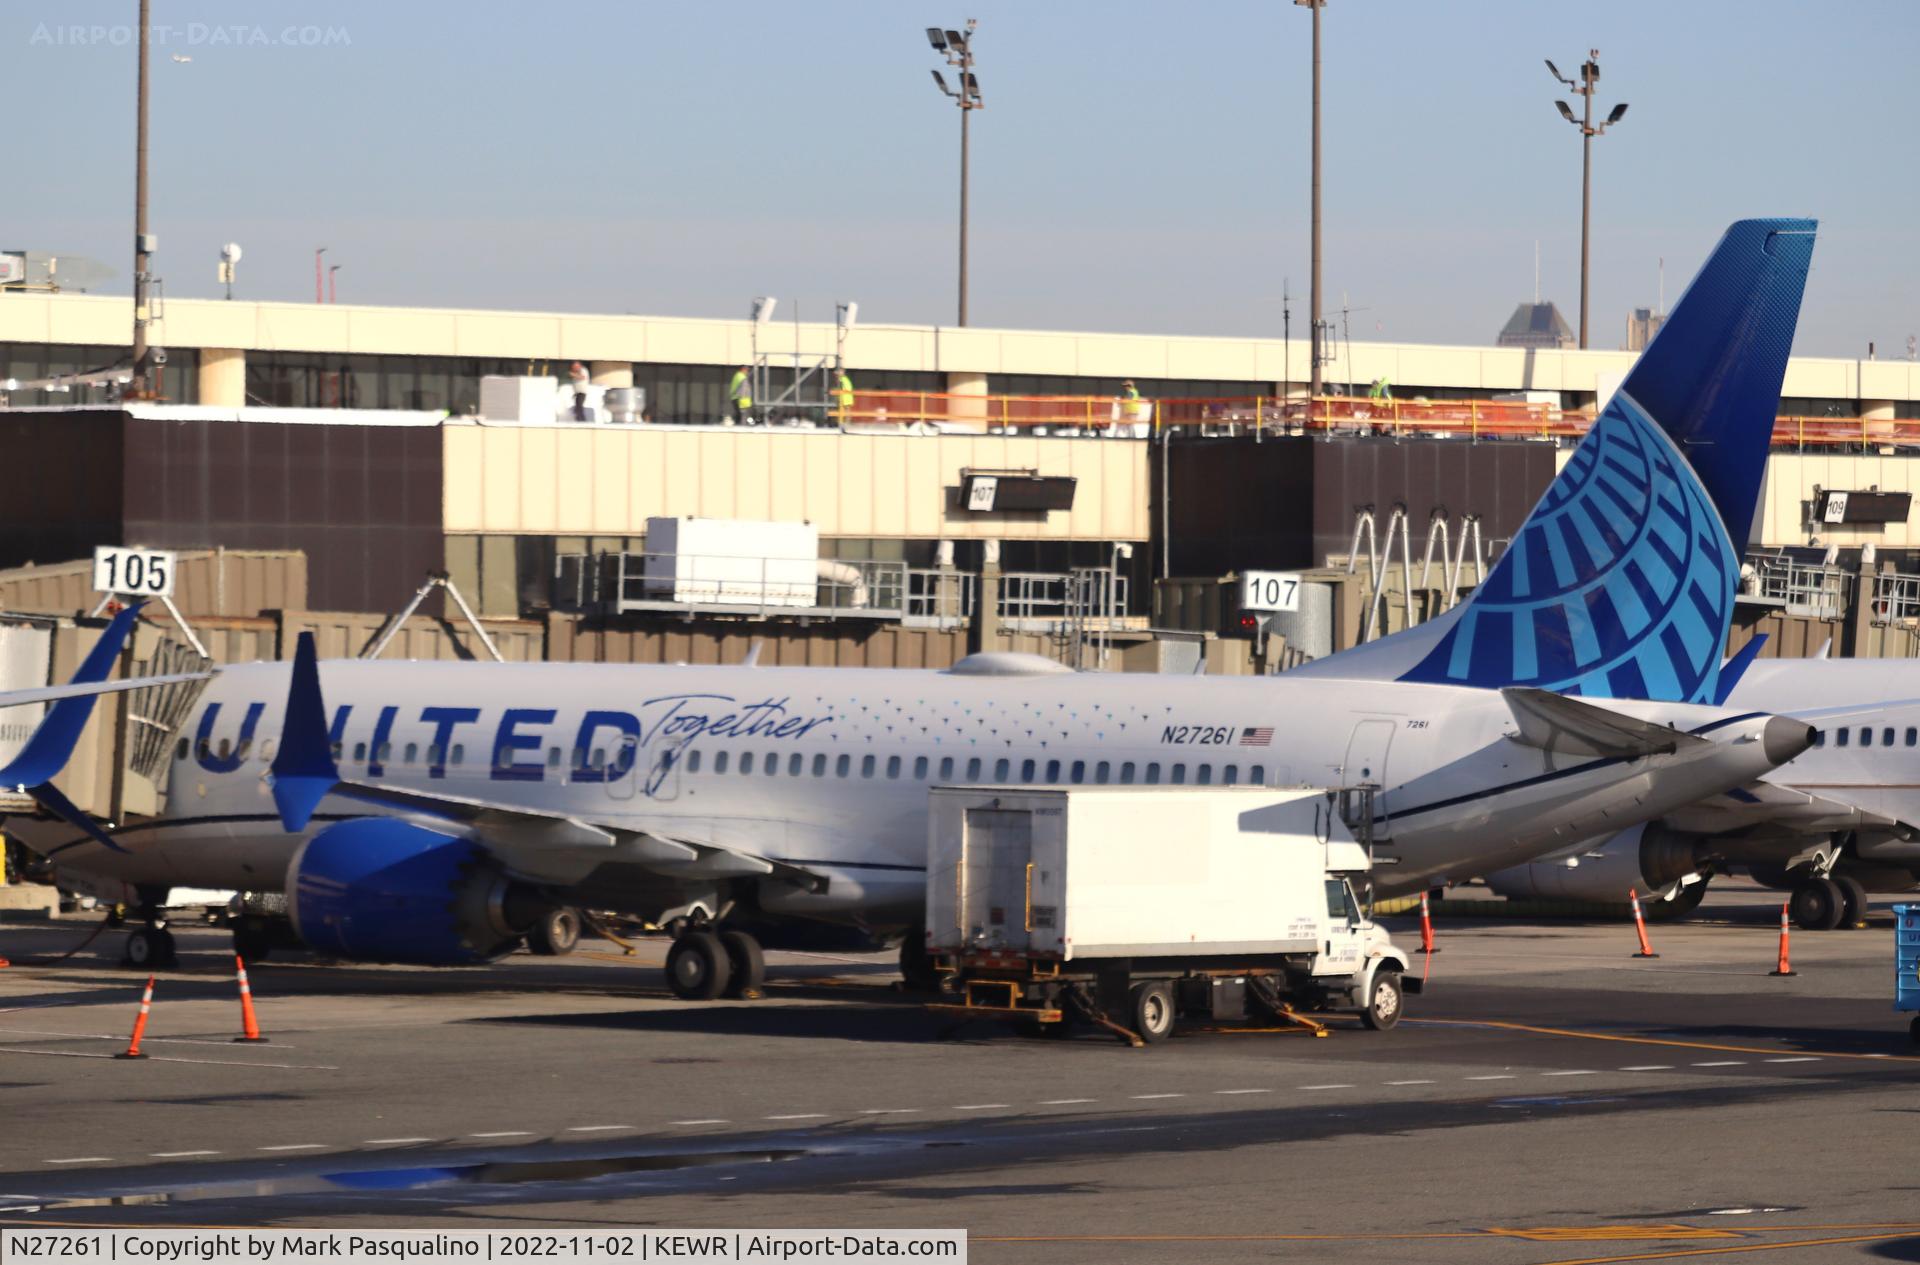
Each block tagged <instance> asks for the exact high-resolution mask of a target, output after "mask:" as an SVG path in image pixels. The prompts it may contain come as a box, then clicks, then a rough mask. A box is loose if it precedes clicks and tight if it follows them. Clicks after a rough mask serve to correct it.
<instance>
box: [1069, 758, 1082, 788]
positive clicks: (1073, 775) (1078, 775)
mask: <svg viewBox="0 0 1920 1265" xmlns="http://www.w3.org/2000/svg"><path fill="white" fill-rule="evenodd" d="M1067 780H1068V781H1069V782H1072V783H1073V784H1074V785H1075V786H1078V785H1080V783H1082V782H1084V781H1086V780H1087V762H1086V761H1085V760H1075V761H1074V762H1073V768H1072V769H1071V770H1069V771H1068V773H1067Z"/></svg>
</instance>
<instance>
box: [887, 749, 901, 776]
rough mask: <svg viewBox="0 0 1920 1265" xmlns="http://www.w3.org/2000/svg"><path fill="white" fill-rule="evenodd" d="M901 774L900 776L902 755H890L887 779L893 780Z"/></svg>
mask: <svg viewBox="0 0 1920 1265" xmlns="http://www.w3.org/2000/svg"><path fill="white" fill-rule="evenodd" d="M899 776H900V757H899V756H897V755H890V756H888V757H887V779H888V780H889V781H891V780H893V779H895V778H897V777H899Z"/></svg>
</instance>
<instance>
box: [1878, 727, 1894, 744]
mask: <svg viewBox="0 0 1920 1265" xmlns="http://www.w3.org/2000/svg"><path fill="white" fill-rule="evenodd" d="M1880 745H1881V746H1883V747H1891V746H1892V745H1893V730H1892V728H1887V729H1882V730H1881V731H1880Z"/></svg>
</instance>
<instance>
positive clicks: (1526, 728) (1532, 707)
mask: <svg viewBox="0 0 1920 1265" xmlns="http://www.w3.org/2000/svg"><path fill="white" fill-rule="evenodd" d="M1500 693H1501V695H1502V696H1503V697H1505V699H1506V700H1507V706H1508V707H1509V708H1511V709H1512V711H1513V719H1514V723H1515V724H1517V725H1519V726H1520V735H1519V737H1518V738H1517V739H1515V741H1517V742H1521V743H1524V744H1526V745H1527V746H1529V747H1537V748H1539V749H1540V750H1542V751H1552V752H1555V753H1557V754H1560V755H1579V756H1604V757H1608V758H1613V759H1636V758H1638V757H1640V756H1649V755H1671V754H1672V753H1673V752H1675V751H1677V750H1679V749H1680V747H1681V746H1682V745H1683V744H1692V743H1696V742H1704V741H1706V740H1705V739H1704V738H1696V737H1694V736H1693V735H1692V734H1687V733H1681V732H1680V731H1679V730H1677V729H1669V728H1667V727H1666V726H1665V725H1656V724H1654V723H1652V722H1651V721H1645V720H1640V719H1638V718H1637V717H1633V716H1623V715H1621V714H1620V713H1619V712H1613V711H1608V710H1607V709H1606V708H1604V707H1598V706H1595V705H1594V704H1592V703H1583V702H1581V701H1580V700H1579V699H1577V698H1568V697H1567V696H1565V695H1563V694H1555V693H1553V692H1552V691H1551V690H1536V689H1525V688H1518V687H1516V688H1513V689H1505V690H1501V691H1500Z"/></svg>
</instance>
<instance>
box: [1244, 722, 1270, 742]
mask: <svg viewBox="0 0 1920 1265" xmlns="http://www.w3.org/2000/svg"><path fill="white" fill-rule="evenodd" d="M1240 745H1241V746H1243V747H1270V746H1272V745H1273V727H1272V726H1271V725H1269V726H1267V727H1266V728H1265V729H1242V730H1241V731H1240Z"/></svg>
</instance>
